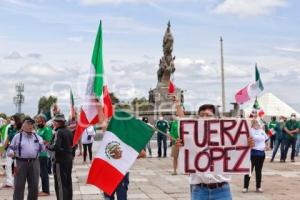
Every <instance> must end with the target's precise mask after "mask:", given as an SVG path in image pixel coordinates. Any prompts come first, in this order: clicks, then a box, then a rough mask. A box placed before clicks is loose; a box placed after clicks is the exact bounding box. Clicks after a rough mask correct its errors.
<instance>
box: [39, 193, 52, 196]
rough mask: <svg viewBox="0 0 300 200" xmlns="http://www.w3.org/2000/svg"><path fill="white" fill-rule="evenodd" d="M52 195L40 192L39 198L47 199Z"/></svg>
mask: <svg viewBox="0 0 300 200" xmlns="http://www.w3.org/2000/svg"><path fill="white" fill-rule="evenodd" d="M49 195H50V194H49V193H47V192H39V194H38V196H39V197H46V196H49Z"/></svg>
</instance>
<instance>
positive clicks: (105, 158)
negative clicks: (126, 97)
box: [87, 111, 154, 195]
mask: <svg viewBox="0 0 300 200" xmlns="http://www.w3.org/2000/svg"><path fill="white" fill-rule="evenodd" d="M153 132H154V131H153V129H152V128H151V127H149V126H148V125H147V124H146V123H144V122H143V121H141V120H138V119H136V118H134V117H133V116H132V115H131V114H129V113H127V112H124V111H116V112H115V114H114V116H113V117H112V119H111V120H110V123H109V125H108V128H107V131H106V132H105V133H104V137H103V139H102V141H101V144H100V148H99V149H98V152H97V154H96V156H95V157H94V160H93V163H92V165H91V168H90V171H89V175H88V179H87V183H88V184H92V185H95V186H97V187H98V188H99V189H101V190H102V191H103V192H105V193H107V194H109V195H111V194H112V193H113V192H114V191H115V189H116V188H117V186H118V184H119V183H120V182H121V181H122V179H123V177H124V176H125V175H126V173H127V172H128V171H129V169H130V168H131V166H132V165H133V164H134V162H135V160H136V159H137V157H138V155H139V153H140V152H141V151H142V149H143V148H144V147H145V146H146V144H147V143H148V142H149V140H150V139H151V137H152V134H153Z"/></svg>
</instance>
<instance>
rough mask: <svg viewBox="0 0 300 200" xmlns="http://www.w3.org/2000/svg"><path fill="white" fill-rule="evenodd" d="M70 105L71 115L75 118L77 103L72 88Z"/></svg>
mask: <svg viewBox="0 0 300 200" xmlns="http://www.w3.org/2000/svg"><path fill="white" fill-rule="evenodd" d="M70 106H71V107H70V116H71V119H73V118H74V117H75V103H74V96H73V92H72V89H70Z"/></svg>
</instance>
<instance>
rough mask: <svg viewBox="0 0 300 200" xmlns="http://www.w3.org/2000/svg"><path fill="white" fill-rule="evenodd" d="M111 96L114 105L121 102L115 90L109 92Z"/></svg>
mask: <svg viewBox="0 0 300 200" xmlns="http://www.w3.org/2000/svg"><path fill="white" fill-rule="evenodd" d="M109 96H110V99H111V102H112V104H113V105H115V104H118V103H120V100H119V99H118V97H116V96H115V94H114V93H113V92H112V93H109Z"/></svg>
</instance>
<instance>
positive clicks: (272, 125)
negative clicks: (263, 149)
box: [268, 116, 278, 149]
mask: <svg viewBox="0 0 300 200" xmlns="http://www.w3.org/2000/svg"><path fill="white" fill-rule="evenodd" d="M277 124H278V122H277V120H276V117H275V116H273V117H272V118H271V121H270V123H269V126H268V129H269V130H271V131H272V136H271V137H270V148H271V149H273V147H274V146H275V145H274V144H275V139H276V131H275V127H276V126H277Z"/></svg>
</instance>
